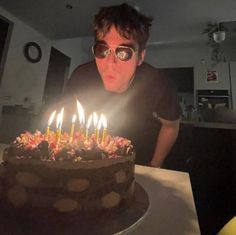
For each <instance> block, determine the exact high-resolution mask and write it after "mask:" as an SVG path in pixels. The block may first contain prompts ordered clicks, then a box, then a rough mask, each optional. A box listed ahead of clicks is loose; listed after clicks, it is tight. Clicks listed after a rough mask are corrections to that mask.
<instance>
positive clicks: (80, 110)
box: [76, 100, 85, 125]
mask: <svg viewBox="0 0 236 235" xmlns="http://www.w3.org/2000/svg"><path fill="white" fill-rule="evenodd" d="M76 103H77V110H78V115H79V123H80V125H81V124H84V123H85V115H84V109H83V107H82V105H81V104H80V102H79V101H78V100H76Z"/></svg>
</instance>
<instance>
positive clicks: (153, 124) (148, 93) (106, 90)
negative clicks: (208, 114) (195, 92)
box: [65, 4, 181, 167]
mask: <svg viewBox="0 0 236 235" xmlns="http://www.w3.org/2000/svg"><path fill="white" fill-rule="evenodd" d="M151 21H152V19H151V18H149V17H146V16H144V15H142V14H140V13H139V12H138V11H136V10H135V9H134V8H132V7H131V6H129V5H127V4H121V5H117V6H110V7H104V8H101V10H100V11H99V12H98V14H97V15H96V16H95V19H94V29H95V44H94V46H93V48H92V50H93V54H94V56H95V61H92V62H89V63H87V64H84V65H81V66H79V67H77V68H76V69H75V71H74V72H73V74H72V76H71V78H70V79H69V81H68V84H67V87H66V91H65V96H67V97H68V96H72V97H73V96H76V97H77V98H78V99H79V101H80V102H81V103H82V105H83V106H84V109H85V111H86V113H87V114H89V113H91V112H92V111H97V112H99V113H101V112H103V113H104V114H105V115H107V119H108V131H109V132H110V133H111V134H114V135H120V136H124V137H127V138H129V139H130V140H131V141H132V143H133V145H134V147H135V149H136V159H137V160H136V162H137V164H144V165H150V166H153V167H160V166H162V163H163V161H164V159H165V158H166V156H167V154H168V152H169V151H170V149H171V147H172V145H173V144H174V142H175V140H176V138H177V135H178V130H179V117H180V114H181V110H180V107H179V103H178V99H177V96H176V91H175V89H174V87H173V86H172V84H171V83H170V81H169V80H168V79H167V78H166V77H165V76H164V74H161V73H160V72H159V71H158V70H157V69H155V68H153V67H152V66H150V65H148V64H146V63H143V61H144V57H145V45H146V42H147V40H148V37H149V28H150V26H151Z"/></svg>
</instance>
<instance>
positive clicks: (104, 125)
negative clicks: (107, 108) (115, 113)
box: [101, 113, 107, 128]
mask: <svg viewBox="0 0 236 235" xmlns="http://www.w3.org/2000/svg"><path fill="white" fill-rule="evenodd" d="M101 120H102V126H103V128H107V118H106V116H105V115H104V114H103V113H102V114H101Z"/></svg>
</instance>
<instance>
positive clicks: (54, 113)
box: [45, 110, 56, 140]
mask: <svg viewBox="0 0 236 235" xmlns="http://www.w3.org/2000/svg"><path fill="white" fill-rule="evenodd" d="M55 115H56V110H54V112H53V113H52V114H51V115H50V117H49V119H48V126H47V130H46V134H45V140H48V136H49V133H50V126H51V124H52V122H53V120H54V118H55Z"/></svg>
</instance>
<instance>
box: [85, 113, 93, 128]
mask: <svg viewBox="0 0 236 235" xmlns="http://www.w3.org/2000/svg"><path fill="white" fill-rule="evenodd" d="M92 119H93V116H92V114H91V115H90V116H89V118H88V121H87V125H86V128H87V129H89V127H90V125H91V122H92Z"/></svg>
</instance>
